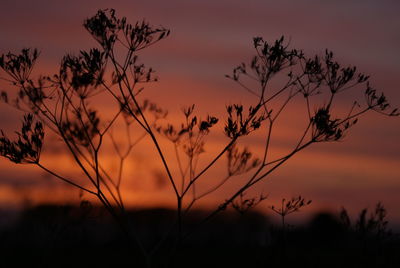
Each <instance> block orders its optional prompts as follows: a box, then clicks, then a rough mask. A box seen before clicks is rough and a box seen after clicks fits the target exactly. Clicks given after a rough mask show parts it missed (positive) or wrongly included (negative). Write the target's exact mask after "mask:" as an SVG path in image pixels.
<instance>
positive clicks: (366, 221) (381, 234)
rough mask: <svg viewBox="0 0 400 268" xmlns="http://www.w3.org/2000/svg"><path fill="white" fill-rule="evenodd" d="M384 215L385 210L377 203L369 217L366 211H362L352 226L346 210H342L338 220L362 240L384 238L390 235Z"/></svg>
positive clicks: (385, 213)
mask: <svg viewBox="0 0 400 268" xmlns="http://www.w3.org/2000/svg"><path fill="white" fill-rule="evenodd" d="M386 215H387V211H386V208H385V207H384V206H383V204H382V203H380V202H378V203H377V204H376V206H375V210H374V211H372V212H371V213H370V215H369V217H368V209H366V208H364V209H362V210H361V212H360V213H359V215H358V218H357V219H356V222H355V223H354V224H352V222H351V220H350V217H349V215H348V213H347V210H346V209H345V208H342V209H341V211H340V220H341V222H342V224H343V225H344V226H345V227H346V228H347V229H350V230H354V231H355V232H356V233H358V234H359V235H360V236H361V237H363V238H366V237H368V236H370V237H378V238H385V237H387V236H390V234H391V231H390V230H389V229H388V226H387V225H388V221H387V220H386Z"/></svg>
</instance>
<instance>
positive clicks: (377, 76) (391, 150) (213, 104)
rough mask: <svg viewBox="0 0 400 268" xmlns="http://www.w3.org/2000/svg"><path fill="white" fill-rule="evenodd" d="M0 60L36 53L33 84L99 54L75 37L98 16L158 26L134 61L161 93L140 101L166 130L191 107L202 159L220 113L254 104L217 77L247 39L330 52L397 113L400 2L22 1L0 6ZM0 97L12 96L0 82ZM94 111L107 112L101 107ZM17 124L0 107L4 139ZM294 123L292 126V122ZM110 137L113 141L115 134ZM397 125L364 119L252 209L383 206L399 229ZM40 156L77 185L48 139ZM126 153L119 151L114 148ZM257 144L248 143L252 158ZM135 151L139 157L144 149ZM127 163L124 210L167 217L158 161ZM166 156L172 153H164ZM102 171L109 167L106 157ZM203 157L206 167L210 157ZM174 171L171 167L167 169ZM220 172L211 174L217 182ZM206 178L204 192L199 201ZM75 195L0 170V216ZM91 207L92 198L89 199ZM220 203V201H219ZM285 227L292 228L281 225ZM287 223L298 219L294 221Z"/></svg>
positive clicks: (30, 171)
mask: <svg viewBox="0 0 400 268" xmlns="http://www.w3.org/2000/svg"><path fill="white" fill-rule="evenodd" d="M0 7H1V8H0V33H1V36H2V38H1V40H2V41H1V42H0V52H1V53H7V52H8V51H12V52H15V53H16V52H18V51H19V50H20V49H22V48H25V47H33V48H38V49H39V50H40V51H41V55H40V58H39V60H38V63H37V65H36V70H35V72H34V75H39V74H52V73H54V72H55V71H56V70H57V67H58V64H59V63H60V61H61V58H62V57H63V56H64V55H65V54H66V53H72V54H78V53H79V51H80V50H82V49H88V48H91V47H94V46H96V45H97V44H96V43H95V41H94V40H93V39H92V38H91V37H90V35H89V34H88V33H87V32H86V30H85V29H84V28H83V27H82V23H83V21H84V19H85V18H87V17H90V16H92V15H94V14H95V13H96V12H97V10H98V9H103V8H114V9H115V10H116V12H117V16H126V17H127V18H128V21H130V22H131V23H133V22H135V21H138V20H139V21H140V20H142V19H145V20H146V21H149V22H150V23H151V24H153V25H155V26H160V25H162V26H164V27H166V28H168V29H170V30H171V35H170V36H169V37H168V38H167V39H166V40H163V41H162V42H160V43H158V44H157V45H155V46H153V47H151V48H149V49H148V50H145V51H143V53H141V54H140V57H141V61H143V62H144V63H145V64H146V65H147V66H151V67H153V68H154V69H155V70H156V72H157V75H158V77H159V80H160V81H159V82H158V83H156V84H151V85H149V86H148V88H146V90H145V92H144V93H143V94H144V96H145V97H146V98H149V99H151V100H152V101H154V102H155V103H158V104H160V105H161V106H162V107H164V108H166V109H167V110H168V111H169V118H170V120H171V121H173V122H179V121H180V120H182V119H183V117H182V116H181V109H182V107H184V106H188V105H191V104H192V103H195V104H196V111H197V112H198V113H199V114H200V115H201V116H203V117H204V116H206V115H207V114H212V115H216V116H218V117H220V119H221V120H220V123H219V125H218V127H217V129H216V130H215V132H216V134H215V135H211V136H210V138H209V140H208V141H207V147H206V150H207V152H209V154H210V155H212V154H213V153H216V152H218V151H219V150H220V149H221V148H222V146H223V145H224V144H225V142H226V138H225V137H224V135H223V122H224V115H225V114H224V111H225V107H226V105H229V104H232V103H243V104H247V103H250V102H251V100H252V96H251V95H250V94H248V93H246V92H245V91H243V90H242V89H241V88H240V87H239V86H238V85H237V84H235V83H234V82H232V81H231V80H229V79H227V78H225V77H224V75H225V74H230V73H231V71H232V69H233V68H234V67H235V66H236V65H238V64H240V63H241V62H249V61H250V59H251V57H252V56H253V55H254V53H255V51H254V48H253V42H252V38H253V37H255V36H262V37H264V39H265V40H268V41H271V42H272V41H274V40H276V39H278V38H280V37H281V36H282V35H284V36H285V37H286V39H287V40H290V45H291V46H292V47H293V48H298V49H303V50H304V52H305V53H306V55H308V56H312V55H314V54H319V55H323V53H324V52H325V49H329V50H332V51H333V52H334V54H335V57H336V59H337V60H338V61H339V62H341V63H343V65H355V66H357V68H358V70H359V71H361V72H364V73H366V74H368V75H371V82H372V84H373V85H374V86H375V87H376V88H378V89H379V90H382V91H383V92H385V94H386V96H387V97H388V99H389V101H390V102H391V103H392V105H393V106H394V107H398V106H400V91H399V85H400V73H399V70H400V53H399V50H398V49H399V47H400V32H399V26H400V17H399V16H398V11H399V10H400V2H399V1H395V0H393V1H391V0H382V1H373V0H366V1H344V0H339V1H317V0H298V1H286V0H283V1H268V0H262V1H261V0H252V1H245V2H244V1H236V0H220V1H211V0H204V1H183V0H182V1H178V0H170V1H161V0H157V1H155V0H146V1H144V0H143V1H139V0H129V1H122V0H121V1H119V0H116V1H112V3H111V2H110V1H102V0H96V1H94V0H88V1H69V2H62V1H50V0H46V1H44V0H37V1H28V0H25V1H21V0H13V1H11V0H3V1H1V4H0ZM0 85H1V87H2V88H1V90H4V89H6V90H7V89H8V85H7V84H5V83H4V82H1V84H0ZM98 105H99V106H100V107H101V109H104V111H107V109H108V107H107V99H103V100H101V99H100V100H99V102H98ZM20 118H21V113H19V112H16V111H15V110H14V109H12V108H10V107H8V106H6V105H5V104H3V103H2V104H0V128H1V129H3V130H4V131H5V132H7V133H10V136H12V135H11V134H12V132H13V131H14V130H17V129H18V128H19V127H20V121H21V119H20ZM299 118H300V121H299ZM299 122H301V114H300V115H299V113H298V110H296V107H292V108H291V110H288V112H287V114H286V115H285V116H284V117H283V119H282V121H281V122H280V124H279V129H277V135H276V136H275V138H274V140H273V143H272V146H273V150H274V151H275V152H277V153H279V152H283V151H287V150H289V149H290V148H291V145H292V142H293V139H294V138H296V137H298V135H297V136H296V137H294V134H293V133H297V132H296V131H298V130H299V129H301V126H302V125H300V123H299ZM115 131H117V133H118V129H116V130H115ZM399 137H400V118H393V117H392V118H386V117H383V116H381V115H379V114H369V115H368V116H367V117H364V118H361V120H360V122H359V123H358V124H357V125H356V126H355V127H354V128H353V129H352V130H351V131H350V132H349V135H348V136H347V137H345V139H344V141H342V142H337V143H327V144H317V145H315V146H313V147H311V148H309V149H307V150H306V151H303V152H301V153H300V154H298V155H297V156H296V157H295V158H294V159H292V160H291V161H290V162H289V163H287V164H286V165H285V166H283V167H282V168H281V169H279V170H277V172H275V173H273V174H272V176H270V177H269V178H268V179H267V180H265V181H263V182H261V183H259V184H258V185H257V188H256V189H254V190H253V191H252V192H251V193H249V195H250V196H251V195H259V194H260V193H263V194H265V195H268V199H267V200H265V201H264V202H263V203H261V204H260V205H259V206H258V207H257V209H258V210H261V211H264V212H266V211H267V210H268V209H267V206H269V205H271V204H277V203H278V202H279V200H281V199H282V198H290V197H293V196H297V195H299V194H301V195H302V196H304V197H306V198H307V199H311V200H313V203H312V205H311V206H309V207H308V208H307V209H305V210H304V213H301V215H300V218H304V215H308V214H309V213H312V212H316V211H320V210H329V211H338V210H339V209H340V208H341V207H342V206H344V207H346V208H347V209H348V210H349V212H350V214H355V213H358V212H359V211H360V210H361V209H362V208H364V207H369V208H371V209H372V208H373V207H374V205H375V204H376V203H377V202H378V201H380V202H382V203H383V204H384V205H385V207H386V208H387V210H388V213H389V214H388V219H389V221H390V222H391V224H392V225H397V224H400V208H399V204H400V194H399V193H400V142H399ZM46 139H47V140H48V143H46V144H47V145H48V146H47V147H45V153H44V155H43V158H44V161H46V164H47V165H48V166H49V167H51V168H54V169H60V168H61V171H62V172H67V173H68V174H69V175H71V176H75V177H77V178H79V176H80V174H79V173H78V171H77V170H75V169H74V168H73V161H72V160H71V159H70V158H68V156H66V155H65V154H64V153H63V150H62V149H59V150H58V148H57V146H50V145H49V144H52V142H54V140H53V141H52V140H51V136H46ZM121 142H123V140H121ZM260 142H261V139H260V137H259V136H255V137H254V138H253V139H248V140H246V146H247V147H248V148H249V149H251V150H253V151H254V152H255V154H257V152H261V151H260V148H259V147H260V144H261V143H260ZM140 146H142V147H140ZM140 146H139V147H138V149H135V150H134V151H133V152H132V155H131V156H130V158H129V163H128V164H127V167H126V170H125V172H126V173H125V179H124V184H123V186H124V189H123V196H124V197H125V199H126V203H127V205H129V206H132V207H154V206H167V207H168V206H173V205H174V204H175V201H174V198H173V195H172V191H171V189H170V188H171V187H170V186H169V185H168V183H167V181H166V178H165V175H164V174H163V172H162V170H161V169H160V163H159V159H158V158H157V156H156V155H154V154H152V153H149V152H148V151H149V150H148V149H146V148H148V147H146V143H143V144H141V145H140ZM165 149H166V150H169V149H168V145H165ZM104 157H105V158H104V159H106V162H107V164H108V168H109V169H110V170H114V171H115V169H116V164H115V163H113V162H112V161H113V158H112V157H111V156H109V160H107V159H108V158H107V154H106V156H104ZM206 157H207V155H206ZM170 161H171V162H174V160H173V158H171V159H170ZM224 161H225V160H223V161H222V163H220V165H217V166H216V168H215V169H213V170H212V171H211V173H210V174H211V175H210V176H211V177H216V176H220V175H221V174H222V173H223V171H224V168H225V166H224V163H223V162H224ZM212 179H213V178H206V179H205V180H204V185H203V186H202V187H204V189H206V188H207V187H208V186H209V185H212V183H213V181H212ZM239 183H240V179H238V180H236V181H233V182H231V183H230V184H228V185H227V188H226V189H225V190H224V191H225V192H224V191H220V192H216V193H215V195H211V196H209V198H208V199H206V200H204V201H203V202H201V203H200V204H199V205H200V206H204V207H210V206H212V207H215V206H216V205H218V202H220V200H221V197H225V196H227V194H229V192H231V191H232V190H233V189H235V186H237V185H238V184H239ZM82 198H83V197H82V195H81V194H80V193H79V191H78V190H76V189H73V188H71V187H69V186H67V185H65V184H64V183H62V182H60V181H57V180H56V179H54V178H52V177H51V176H49V175H46V174H44V173H43V172H42V171H40V170H38V169H36V168H34V167H31V166H28V165H24V166H18V165H15V164H13V163H11V162H9V161H8V160H7V159H4V158H3V159H1V160H0V207H3V208H4V209H7V208H21V207H24V206H26V205H27V204H30V205H32V204H39V203H49V202H50V203H68V202H72V203H73V202H79V201H80V200H81V199H82ZM85 198H89V197H85ZM222 200H223V199H222ZM289 220H290V219H289ZM291 220H292V221H293V222H295V221H296V220H301V219H296V216H294V218H293V219H291Z"/></svg>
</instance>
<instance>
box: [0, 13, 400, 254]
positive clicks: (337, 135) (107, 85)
mask: <svg viewBox="0 0 400 268" xmlns="http://www.w3.org/2000/svg"><path fill="white" fill-rule="evenodd" d="M84 27H85V29H86V30H87V31H88V32H89V34H90V35H91V36H92V37H93V38H94V40H96V41H97V43H98V45H99V46H98V47H97V48H92V49H90V50H87V51H84V50H82V51H80V52H79V53H78V54H77V55H72V54H68V55H66V56H65V57H64V58H63V59H62V61H61V64H60V67H59V69H58V70H57V71H56V72H55V74H54V75H50V76H45V75H43V76H39V77H36V78H33V77H31V72H32V70H33V68H34V67H35V63H36V60H37V58H38V57H39V52H38V51H37V50H36V49H23V50H22V51H21V52H20V53H19V54H14V53H11V52H10V53H8V54H4V55H1V57H0V68H1V69H2V73H1V79H2V80H4V81H5V82H6V83H7V84H8V85H9V86H10V88H9V89H7V90H4V91H2V92H1V99H2V101H3V102H4V103H7V104H9V105H11V106H13V107H15V108H17V109H18V110H21V111H23V112H25V113H26V115H25V116H24V117H23V122H22V129H21V131H20V132H17V140H13V139H10V138H9V137H8V136H7V135H6V134H5V133H4V132H3V131H2V132H1V136H0V153H1V155H2V156H4V157H6V158H8V159H9V160H10V161H12V162H14V163H16V164H31V165H36V166H37V167H39V168H41V169H43V170H45V171H46V172H48V173H50V174H52V175H53V176H54V177H56V178H58V179H60V180H62V181H64V182H66V183H68V184H70V185H72V186H74V187H76V188H79V189H80V190H81V191H84V192H86V193H88V194H91V195H93V196H95V197H97V198H98V200H99V201H100V202H101V203H102V205H103V206H104V207H105V208H106V209H107V210H108V211H109V212H110V213H111V214H112V215H113V216H114V217H115V219H116V220H117V221H118V223H119V224H120V226H121V228H122V229H123V230H125V231H126V232H127V233H129V236H132V238H133V240H134V241H135V243H136V245H137V246H138V248H140V249H141V251H142V253H143V255H145V256H146V257H147V258H150V256H149V255H151V254H153V253H154V252H156V251H157V247H158V245H156V246H154V247H153V248H151V249H148V248H144V247H143V243H142V242H141V241H139V240H138V239H137V237H136V235H135V230H131V229H132V228H130V227H128V224H129V223H128V222H127V221H126V219H125V217H124V213H125V206H124V198H123V196H122V194H121V181H122V180H129V177H125V176H124V172H123V171H124V165H125V160H126V159H127V157H128V156H129V155H130V154H131V152H132V148H133V147H134V146H135V145H136V144H137V143H138V142H141V141H142V140H145V139H148V140H149V141H150V142H151V144H148V146H149V149H154V150H155V152H156V153H157V154H158V156H159V160H160V162H161V164H162V166H163V169H164V172H165V176H166V180H168V182H169V185H170V187H171V188H172V190H173V193H174V196H175V199H176V210H177V217H176V225H175V227H174V228H176V230H173V231H172V232H171V233H174V234H176V239H177V241H178V243H180V242H181V240H182V238H184V237H185V235H186V234H185V230H184V226H183V219H184V217H185V216H186V215H187V213H188V212H189V211H190V210H191V208H192V207H193V205H194V204H195V203H196V202H197V201H198V200H200V199H202V198H206V197H207V196H208V195H209V194H211V193H213V192H215V191H217V190H219V189H222V188H223V187H224V186H225V185H226V182H228V181H229V180H230V179H232V178H233V177H236V176H240V177H242V178H246V179H245V180H244V182H243V184H242V185H240V186H239V187H238V188H237V189H235V191H234V192H233V193H231V194H230V195H228V196H226V197H225V201H223V202H222V203H221V204H219V206H217V207H215V209H214V210H212V211H211V212H210V214H209V215H208V216H206V217H205V218H204V221H207V220H208V219H210V218H211V217H213V216H214V215H216V214H217V213H219V212H221V211H223V210H225V209H226V208H227V207H228V206H231V205H233V206H234V207H236V208H244V209H245V208H246V207H249V201H251V200H253V202H252V203H251V204H250V207H252V206H253V205H254V204H256V203H257V202H259V201H262V200H263V199H265V197H264V196H262V195H261V196H260V198H259V200H258V199H251V198H250V199H246V198H244V195H245V193H246V192H247V191H248V190H249V189H251V188H253V187H254V186H255V185H256V184H257V183H259V182H260V181H262V180H265V179H266V178H268V176H269V175H270V174H271V173H272V172H274V171H275V170H276V169H278V168H279V167H280V166H282V165H284V164H285V163H286V162H287V161H288V160H289V159H291V158H292V157H293V156H294V155H296V154H297V153H299V152H300V151H302V150H304V149H305V148H307V147H309V146H311V145H313V144H316V143H322V142H336V141H341V140H343V138H344V137H345V135H346V134H347V132H348V131H349V130H350V129H351V127H353V126H354V125H355V124H356V123H357V120H358V119H359V117H360V116H362V115H364V114H366V113H368V112H371V111H376V112H378V113H382V114H384V115H388V116H397V115H398V113H397V110H396V109H394V110H392V109H391V108H390V106H389V104H388V102H387V100H386V98H385V96H384V95H383V94H381V93H378V91H377V90H376V89H375V88H373V87H372V85H371V84H370V83H369V76H366V75H364V74H362V73H359V72H358V71H357V70H356V68H355V67H352V66H350V67H343V66H341V65H340V64H339V63H338V62H336V61H335V59H334V56H333V53H332V52H330V51H326V52H325V54H324V55H323V56H318V55H317V56H313V57H307V56H306V55H305V54H304V53H303V51H301V50H297V49H292V48H290V46H289V44H288V43H287V42H286V40H285V39H284V37H282V38H280V39H278V40H276V41H274V42H268V41H265V40H264V39H263V38H261V37H255V38H254V39H253V48H254V50H255V56H254V57H253V58H252V59H251V61H250V62H249V64H245V63H242V64H240V65H238V66H237V67H236V68H234V69H233V72H232V74H230V75H227V78H229V79H231V80H232V81H233V82H234V83H236V84H237V85H239V86H240V87H241V88H243V89H244V90H245V91H246V92H248V93H249V94H248V95H247V96H248V97H249V98H251V99H253V100H254V101H253V103H252V104H251V105H250V106H245V105H242V104H231V105H227V106H226V116H225V117H222V118H218V117H216V116H212V115H209V116H207V117H206V118H200V117H199V116H197V115H196V114H195V105H189V106H187V107H186V108H184V109H183V111H182V112H183V117H182V118H183V122H182V123H181V124H180V125H179V124H178V125H176V124H172V123H168V124H161V123H160V121H163V120H168V114H167V112H166V111H165V110H164V109H162V108H161V107H160V106H158V105H156V104H155V103H153V102H152V101H151V100H146V99H143V98H142V95H141V92H142V91H143V89H144V87H145V86H146V84H147V83H151V82H156V81H157V78H156V77H155V74H154V70H153V69H152V68H149V67H147V66H145V65H144V64H142V63H141V62H140V60H139V54H140V51H141V50H144V49H146V50H147V49H149V47H151V46H153V45H154V44H156V43H158V42H159V41H161V40H164V39H165V38H167V37H168V35H169V34H170V31H169V30H167V29H165V28H162V27H159V28H154V27H152V26H150V24H149V23H147V22H145V21H143V22H137V23H135V24H129V23H128V22H127V20H126V18H122V19H119V18H118V17H117V16H116V15H115V11H114V10H112V9H110V10H99V11H98V12H97V14H96V15H94V16H93V17H91V18H88V19H87V20H85V22H84ZM275 80H276V81H280V82H281V86H278V87H277V86H276V85H275V84H273V83H272V81H275ZM272 84H273V85H272ZM349 91H357V92H359V94H360V95H361V97H363V98H364V99H363V100H361V101H360V100H357V99H355V100H354V101H353V102H352V104H351V105H350V106H349V107H348V109H347V111H346V112H344V113H343V111H342V112H340V109H339V107H338V106H336V104H337V102H338V99H339V98H343V97H342V96H343V95H345V94H347V93H348V92H349ZM99 95H101V96H107V98H108V99H109V100H110V101H111V100H113V101H114V104H113V105H115V107H118V108H117V109H116V110H115V112H114V113H113V114H108V115H107V116H108V118H103V117H101V116H100V112H99V110H100V108H101V107H99V106H96V102H91V101H90V100H92V99H94V98H96V97H97V96H99ZM189 101H190V100H189ZM292 103H303V104H304V107H305V110H306V111H307V113H306V114H307V115H306V118H305V119H306V120H305V122H306V125H305V127H304V129H303V131H302V132H301V133H300V134H299V135H298V136H297V137H295V136H294V138H297V142H296V144H295V145H294V146H293V148H292V149H291V150H290V151H288V152H287V153H286V154H285V155H283V156H278V157H277V156H275V155H273V154H272V153H271V142H272V139H273V138H274V137H275V136H274V135H276V134H275V133H276V131H275V126H276V124H277V122H278V119H280V118H281V115H282V114H283V112H284V111H285V110H286V109H288V107H289V105H290V104H292ZM221 105H226V104H225V103H221ZM315 107H316V108H315ZM117 123H122V124H123V125H124V126H125V129H126V136H127V137H128V138H127V142H126V144H124V145H123V146H121V144H118V142H117V137H116V136H115V132H113V131H112V130H113V128H114V126H115V125H116V124H117ZM218 124H223V125H224V127H223V129H224V134H225V136H226V143H225V145H223V146H222V148H221V150H220V151H219V152H218V153H217V154H216V155H215V156H213V157H212V158H211V159H210V160H209V161H208V164H206V165H200V164H199V163H200V162H199V159H200V158H201V157H202V156H203V153H204V152H205V151H206V145H207V137H208V135H209V134H210V133H211V132H212V131H214V129H215V128H214V127H215V126H216V125H218ZM132 129H136V132H135V133H142V134H140V135H137V136H136V137H133V135H132V132H133V131H132ZM139 130H141V131H142V132H140V131H139ZM253 132H265V134H264V135H263V139H264V143H263V147H262V154H261V156H260V157H257V156H255V155H254V154H253V153H252V152H250V151H249V150H248V149H247V148H246V147H245V146H243V144H242V140H243V138H244V137H245V136H250V135H252V134H253ZM45 133H51V135H56V136H57V137H58V140H59V141H60V142H61V143H62V144H63V145H64V146H65V148H66V149H67V150H68V152H69V154H70V156H71V157H72V158H73V160H74V163H75V165H76V166H77V167H78V168H79V169H80V170H81V171H82V172H83V174H84V177H79V178H68V177H65V176H63V175H61V174H60V173H59V172H58V171H56V170H52V169H50V168H48V167H47V166H46V165H45V164H44V163H42V161H41V151H42V149H43V146H46V144H47V143H46V142H45ZM294 135H296V134H294ZM163 138H165V139H166V140H168V141H169V142H170V143H171V144H172V145H173V148H174V150H175V152H174V153H175V156H176V159H175V161H176V162H177V164H178V167H179V168H178V170H173V169H172V168H171V164H170V162H169V161H171V160H170V159H167V157H166V152H165V149H164V148H163V147H162V146H161V145H160V140H161V139H163ZM106 140H108V142H111V144H112V145H113V148H114V150H115V152H116V154H117V155H118V157H119V172H118V174H117V176H115V177H113V176H112V175H111V173H110V172H109V170H107V168H106V165H105V163H104V159H102V152H103V151H102V150H103V146H104V143H105V142H106ZM49 146H52V145H51V144H50V145H49ZM224 159H225V160H226V163H227V170H226V176H225V177H223V178H221V179H220V180H217V181H216V182H215V184H214V185H209V187H210V188H209V189H205V190H204V189H198V188H197V187H196V185H197V184H198V183H199V181H201V180H202V178H204V176H205V175H206V173H207V172H208V171H209V170H210V168H211V167H213V166H214V165H216V163H217V162H221V161H224ZM200 190H201V191H200ZM202 191H203V192H202ZM167 235H170V234H167Z"/></svg>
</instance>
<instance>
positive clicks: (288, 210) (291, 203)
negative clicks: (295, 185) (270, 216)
mask: <svg viewBox="0 0 400 268" xmlns="http://www.w3.org/2000/svg"><path fill="white" fill-rule="evenodd" d="M311 202H312V200H305V199H304V198H303V197H301V195H299V196H297V197H292V198H291V199H289V200H286V199H285V198H282V202H281V205H280V206H279V207H277V206H274V205H271V206H269V207H268V208H269V209H271V210H272V211H273V212H275V213H276V214H278V215H279V216H280V217H281V222H282V229H283V230H285V228H286V222H285V217H286V216H287V215H290V214H292V213H294V212H299V211H300V209H301V208H303V207H305V206H308V205H310V204H311Z"/></svg>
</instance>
